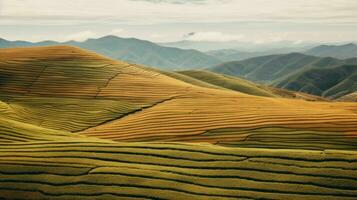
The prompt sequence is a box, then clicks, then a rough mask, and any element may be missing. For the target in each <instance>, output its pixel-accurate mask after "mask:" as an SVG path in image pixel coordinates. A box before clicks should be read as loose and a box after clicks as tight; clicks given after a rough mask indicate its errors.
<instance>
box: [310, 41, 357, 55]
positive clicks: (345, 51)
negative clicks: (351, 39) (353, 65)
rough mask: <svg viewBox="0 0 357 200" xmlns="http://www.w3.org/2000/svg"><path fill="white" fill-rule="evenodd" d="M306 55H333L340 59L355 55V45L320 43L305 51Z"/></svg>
mask: <svg viewBox="0 0 357 200" xmlns="http://www.w3.org/2000/svg"><path fill="white" fill-rule="evenodd" d="M305 53H306V54H308V55H313V56H321V57H335V58H340V59H346V58H353V57H357V45H355V44H353V43H349V44H345V45H321V46H317V47H315V48H312V49H309V50H308V51H306V52H305Z"/></svg>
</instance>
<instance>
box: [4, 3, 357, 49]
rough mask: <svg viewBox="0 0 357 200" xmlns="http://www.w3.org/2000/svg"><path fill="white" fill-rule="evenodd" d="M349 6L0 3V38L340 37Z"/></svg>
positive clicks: (346, 37)
mask: <svg viewBox="0 0 357 200" xmlns="http://www.w3.org/2000/svg"><path fill="white" fill-rule="evenodd" d="M356 11H357V1H354V0H301V1H286V0H272V1H265V0H250V1H245V0H102V1H95V0H70V1H69V0H63V1H56V2H55V1H46V0H31V1H30V0H0V30H1V32H0V37H2V38H6V39H11V40H29V41H41V40H57V41H67V40H77V41H83V40H86V39H88V38H97V37H101V36H104V35H117V36H120V37H136V38H140V39H146V40H151V41H154V42H171V41H180V40H192V41H233V40H234V41H244V42H251V43H271V42H279V41H292V42H296V43H302V42H325V43H328V42H330V43H333V42H347V41H354V36H355V35H357V26H356V22H357V12H356Z"/></svg>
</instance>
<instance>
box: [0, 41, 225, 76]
mask: <svg viewBox="0 0 357 200" xmlns="http://www.w3.org/2000/svg"><path fill="white" fill-rule="evenodd" d="M48 45H71V46H77V47H80V48H84V49H88V50H91V51H94V52H97V53H100V54H103V55H106V56H108V57H110V58H112V59H116V60H124V61H127V62H130V63H136V64H144V65H147V66H155V67H159V68H161V69H165V70H173V69H176V70H178V69H190V68H203V67H207V66H213V65H217V64H219V63H221V61H220V60H219V59H217V58H215V57H213V56H210V55H207V54H204V53H202V52H199V51H197V50H184V49H179V48H173V47H164V46H159V45H157V44H155V43H152V42H149V41H145V40H139V39H135V38H120V37H116V36H105V37H102V38H98V39H88V40H86V41H84V42H76V41H68V42H63V43H59V42H54V41H44V42H38V43H31V42H26V41H7V40H4V39H0V48H6V47H7V48H9V47H29V46H48Z"/></svg>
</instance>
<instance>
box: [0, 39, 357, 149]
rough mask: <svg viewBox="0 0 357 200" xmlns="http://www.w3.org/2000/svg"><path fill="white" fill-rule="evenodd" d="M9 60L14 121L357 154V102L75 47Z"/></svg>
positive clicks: (1, 53)
mask: <svg viewBox="0 0 357 200" xmlns="http://www.w3.org/2000/svg"><path fill="white" fill-rule="evenodd" d="M0 58H1V59H0V60H1V63H0V72H1V73H0V74H1V76H2V77H4V78H3V79H1V80H3V81H2V83H1V85H0V92H1V95H0V97H1V99H0V100H2V101H3V102H4V103H6V104H7V106H8V109H7V110H6V112H5V111H3V112H2V113H1V114H2V117H4V118H5V119H8V120H15V121H18V122H22V123H27V124H32V125H35V126H38V127H43V128H47V129H54V130H60V131H70V132H77V133H80V134H83V135H88V136H95V137H98V138H104V139H113V140H117V141H184V142H210V143H219V144H222V145H246V146H249V147H272V148H281V147H284V148H312V149H325V148H335V149H355V148H356V145H355V144H356V142H355V140H356V138H355V137H352V136H354V135H355V134H356V130H357V113H356V112H357V105H356V104H355V103H326V102H308V101H304V100H289V99H283V98H268V97H258V96H254V95H247V94H243V93H241V92H237V91H232V90H228V89H225V88H223V87H218V86H214V85H212V84H208V83H207V84H205V83H203V82H202V81H201V82H199V81H198V80H197V79H196V80H197V81H198V82H199V84H198V82H197V81H194V80H193V79H190V81H188V79H184V78H182V77H181V78H178V79H176V78H174V77H175V76H171V75H170V76H167V75H164V74H163V73H160V71H158V70H152V69H150V68H145V67H142V66H137V65H131V64H128V63H124V62H119V61H112V60H110V59H108V58H105V57H102V56H99V55H97V54H94V53H91V52H87V51H84V50H81V49H78V48H75V47H65V46H60V47H37V48H20V49H4V50H0ZM178 76H179V75H178ZM179 79H180V80H179ZM185 81H186V82H185ZM190 82H191V83H190Z"/></svg>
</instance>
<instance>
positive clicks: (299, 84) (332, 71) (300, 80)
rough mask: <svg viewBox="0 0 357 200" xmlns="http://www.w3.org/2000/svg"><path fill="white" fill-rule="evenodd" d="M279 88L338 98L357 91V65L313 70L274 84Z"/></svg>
mask: <svg viewBox="0 0 357 200" xmlns="http://www.w3.org/2000/svg"><path fill="white" fill-rule="evenodd" d="M274 85H275V86H277V87H279V88H286V89H290V90H295V91H301V92H307V93H310V94H315V95H319V96H323V97H329V98H338V97H341V96H343V95H346V94H349V93H352V92H355V91H357V65H341V66H338V67H333V68H323V69H320V68H312V69H309V70H305V71H302V72H299V73H296V74H294V75H292V76H290V77H288V78H286V79H284V80H282V81H278V82H276V83H274Z"/></svg>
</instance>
